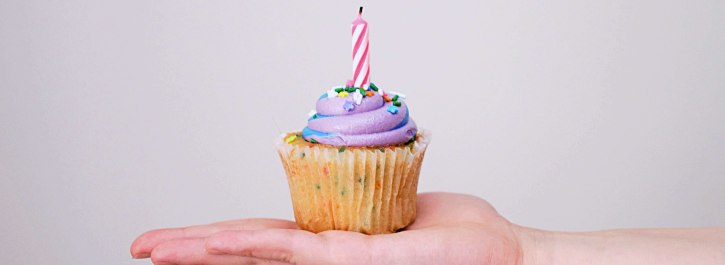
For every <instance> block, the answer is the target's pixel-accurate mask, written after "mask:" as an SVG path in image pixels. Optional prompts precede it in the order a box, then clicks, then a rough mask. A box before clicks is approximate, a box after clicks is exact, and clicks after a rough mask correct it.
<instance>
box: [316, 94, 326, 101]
mask: <svg viewBox="0 0 725 265" xmlns="http://www.w3.org/2000/svg"><path fill="white" fill-rule="evenodd" d="M323 98H327V93H325V94H322V96H321V97H320V98H318V99H317V101H320V100H322V99H323Z"/></svg>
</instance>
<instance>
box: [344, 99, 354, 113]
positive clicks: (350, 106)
mask: <svg viewBox="0 0 725 265" xmlns="http://www.w3.org/2000/svg"><path fill="white" fill-rule="evenodd" d="M342 107H343V108H344V109H345V110H347V111H351V110H354V109H355V105H353V104H352V102H350V101H345V103H344V104H342Z"/></svg>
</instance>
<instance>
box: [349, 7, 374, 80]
mask: <svg viewBox="0 0 725 265" xmlns="http://www.w3.org/2000/svg"><path fill="white" fill-rule="evenodd" d="M362 9H363V8H362V6H361V7H360V12H359V13H358V17H357V19H356V20H355V21H353V22H352V74H353V75H352V76H353V79H352V80H353V84H354V87H363V85H366V84H368V83H369V82H370V81H369V80H370V53H369V52H368V48H369V45H368V22H367V21H365V20H363V19H362Z"/></svg>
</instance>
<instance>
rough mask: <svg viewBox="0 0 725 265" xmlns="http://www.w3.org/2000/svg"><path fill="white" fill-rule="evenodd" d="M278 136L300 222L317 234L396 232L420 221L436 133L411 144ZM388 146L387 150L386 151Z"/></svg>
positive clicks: (423, 134)
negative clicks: (427, 159) (419, 199)
mask: <svg viewBox="0 0 725 265" xmlns="http://www.w3.org/2000/svg"><path fill="white" fill-rule="evenodd" d="M285 136H286V134H284V135H282V136H280V137H279V138H277V139H275V145H276V147H277V150H278V152H279V155H280V158H281V159H282V164H283V166H284V169H285V172H286V174H287V180H288V182H289V188H290V194H291V196H292V206H293V208H294V214H295V220H296V221H297V225H298V226H299V227H300V228H302V229H304V230H308V231H311V232H315V233H317V232H322V231H326V230H347V231H356V232H361V233H365V234H386V233H394V232H395V231H397V230H398V229H400V228H403V227H406V226H407V225H409V224H410V223H412V222H413V220H415V215H416V195H417V189H418V175H419V174H420V167H421V165H422V162H423V156H424V155H425V150H426V148H427V147H428V144H429V143H430V139H431V133H430V132H428V131H426V130H420V131H419V132H418V137H416V140H415V142H413V144H409V145H405V146H390V147H382V149H371V148H352V147H351V148H347V149H345V150H343V151H342V152H340V150H339V147H333V146H324V145H313V147H310V146H307V145H305V146H300V145H293V144H289V143H287V142H285V141H284V138H285ZM383 150H384V151H383Z"/></svg>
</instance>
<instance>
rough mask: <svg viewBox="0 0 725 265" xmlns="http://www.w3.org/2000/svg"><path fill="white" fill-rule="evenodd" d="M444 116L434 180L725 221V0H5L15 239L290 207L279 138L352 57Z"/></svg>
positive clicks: (613, 218)
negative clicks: (360, 55)
mask: <svg viewBox="0 0 725 265" xmlns="http://www.w3.org/2000/svg"><path fill="white" fill-rule="evenodd" d="M359 5H364V6H365V12H364V15H363V17H364V18H365V19H366V20H367V21H368V22H369V23H370V53H371V80H372V81H373V82H375V83H376V84H378V85H379V86H380V87H381V88H383V89H385V90H394V91H399V92H403V93H406V94H407V95H408V99H407V102H408V104H409V105H410V109H411V115H412V117H413V118H415V120H416V122H417V123H418V125H419V126H421V127H423V128H426V129H429V130H431V131H432V132H433V141H432V143H431V146H430V148H429V150H428V152H427V155H426V158H425V161H424V163H423V170H422V173H421V175H420V178H421V179H420V183H419V184H420V186H419V191H421V192H426V191H450V192H460V193H469V194H474V195H477V196H480V197H482V198H485V199H487V200H488V201H489V202H491V203H492V204H493V205H494V207H496V208H497V209H498V211H499V212H500V213H501V214H502V215H504V216H505V217H506V218H508V219H509V220H511V221H512V222H514V223H517V224H521V225H525V226H532V227H536V228H542V229H554V230H567V231H583V230H597V229H613V228H625V227H699V226H724V225H725V15H724V14H725V1H669V0H668V1H621V0H615V1H574V0H571V1H569V0H567V1H528V2H527V1H470V2H466V3H454V2H449V1H436V2H423V3H422V2H417V1H416V2H398V1H396V2H389V1H354V2H352V1H334V2H333V1H327V2H324V3H321V2H304V3H303V2H299V1H294V2H292V1H289V2H287V1H285V2H282V1H228V2H223V1H214V2H210V3H207V2H201V1H199V2H181V1H173V2H155V1H154V2H151V1H115V2H113V3H111V2H110V1H109V2H104V1H86V2H79V1H62V2H61V3H50V2H48V3H46V2H41V1H2V2H0V222H1V225H0V246H2V247H0V257H2V260H3V262H2V263H7V264H150V261H149V260H144V261H132V260H131V258H130V254H129V252H128V249H129V247H130V244H131V242H132V241H133V239H134V238H136V236H138V235H140V234H141V233H143V232H144V231H147V230H151V229H155V228H165V227H177V226H188V225H194V224H205V223H211V222H216V221H222V220H229V219H238V218H251V217H270V218H285V219H292V218H293V212H292V204H291V202H290V196H289V191H288V188H287V180H286V177H285V175H284V171H283V169H282V165H281V162H280V161H279V157H278V155H277V153H276V150H275V149H274V146H273V144H272V139H273V138H274V137H276V136H277V135H279V134H280V132H285V131H291V130H295V129H300V128H302V127H303V126H305V123H306V119H307V113H308V112H309V110H310V109H312V108H313V107H314V103H315V100H316V99H317V98H318V97H319V96H320V95H321V94H323V93H324V92H325V91H326V90H327V89H329V88H330V87H333V86H337V85H341V84H344V82H345V80H347V79H350V78H351V75H352V73H351V72H352V70H351V64H352V62H351V61H352V58H351V57H352V55H351V50H350V23H351V22H352V21H353V20H354V19H355V18H356V15H357V8H358V6H359Z"/></svg>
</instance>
